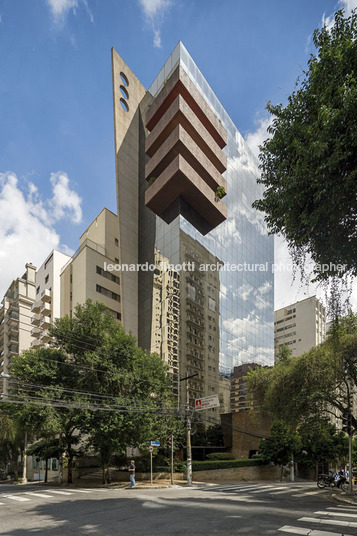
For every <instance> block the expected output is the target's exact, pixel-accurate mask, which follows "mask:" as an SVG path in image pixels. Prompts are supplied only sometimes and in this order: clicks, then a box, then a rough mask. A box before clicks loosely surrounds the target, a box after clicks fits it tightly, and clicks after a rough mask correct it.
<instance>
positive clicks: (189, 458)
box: [186, 379, 192, 486]
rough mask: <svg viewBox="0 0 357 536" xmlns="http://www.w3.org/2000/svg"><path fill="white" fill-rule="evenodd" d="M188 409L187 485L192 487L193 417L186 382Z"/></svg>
mask: <svg viewBox="0 0 357 536" xmlns="http://www.w3.org/2000/svg"><path fill="white" fill-rule="evenodd" d="M186 409H187V485H188V486H192V449H191V416H190V391H189V387H188V379H187V380H186Z"/></svg>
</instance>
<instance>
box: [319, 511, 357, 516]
mask: <svg viewBox="0 0 357 536" xmlns="http://www.w3.org/2000/svg"><path fill="white" fill-rule="evenodd" d="M314 514H317V515H319V516H320V515H323V516H337V517H357V514H350V513H349V512H343V513H342V512H321V511H318V512H314Z"/></svg>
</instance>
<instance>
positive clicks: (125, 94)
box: [120, 86, 129, 99]
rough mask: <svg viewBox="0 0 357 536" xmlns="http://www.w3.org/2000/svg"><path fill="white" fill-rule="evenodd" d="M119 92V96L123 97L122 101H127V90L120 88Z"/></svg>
mask: <svg viewBox="0 0 357 536" xmlns="http://www.w3.org/2000/svg"><path fill="white" fill-rule="evenodd" d="M120 92H121V94H122V95H123V97H124V99H128V98H129V93H128V92H127V90H126V89H125V87H124V86H120Z"/></svg>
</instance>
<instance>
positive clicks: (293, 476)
mask: <svg viewBox="0 0 357 536" xmlns="http://www.w3.org/2000/svg"><path fill="white" fill-rule="evenodd" d="M290 480H291V482H295V475H294V454H293V453H291V462H290Z"/></svg>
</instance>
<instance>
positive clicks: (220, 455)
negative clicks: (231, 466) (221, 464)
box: [206, 452, 235, 460]
mask: <svg viewBox="0 0 357 536" xmlns="http://www.w3.org/2000/svg"><path fill="white" fill-rule="evenodd" d="M206 458H207V460H235V457H234V454H232V453H231V452H212V453H211V454H207V456H206Z"/></svg>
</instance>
